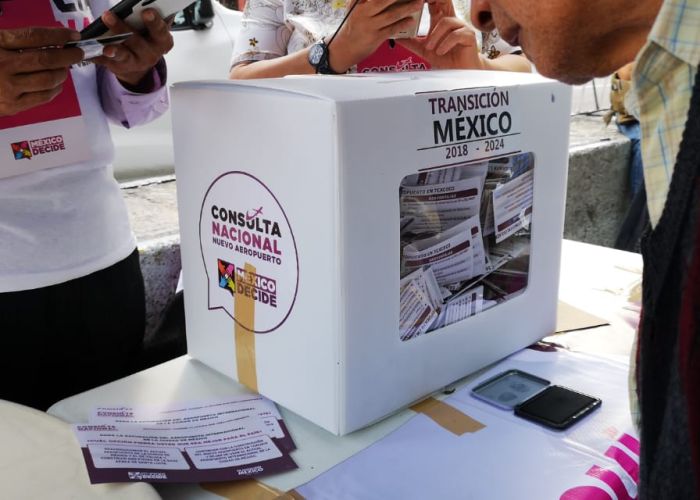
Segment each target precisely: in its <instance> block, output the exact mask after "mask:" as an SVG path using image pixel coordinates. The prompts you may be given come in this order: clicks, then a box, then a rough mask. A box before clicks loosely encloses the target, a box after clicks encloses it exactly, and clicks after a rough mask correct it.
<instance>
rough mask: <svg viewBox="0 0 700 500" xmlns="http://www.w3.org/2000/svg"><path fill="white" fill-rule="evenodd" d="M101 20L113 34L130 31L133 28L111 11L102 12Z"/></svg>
mask: <svg viewBox="0 0 700 500" xmlns="http://www.w3.org/2000/svg"><path fill="white" fill-rule="evenodd" d="M102 22H103V23H105V26H107V27H108V28H109V31H111V32H112V33H113V34H115V35H118V34H120V33H131V32H133V30H132V29H131V27H130V26H129V25H128V24H126V23H125V22H124V21H122V20H121V19H119V17H117V16H116V15H115V14H114V13H113V12H110V11H107V12H105V13H104V14H102Z"/></svg>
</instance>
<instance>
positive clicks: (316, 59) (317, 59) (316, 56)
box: [309, 43, 324, 66]
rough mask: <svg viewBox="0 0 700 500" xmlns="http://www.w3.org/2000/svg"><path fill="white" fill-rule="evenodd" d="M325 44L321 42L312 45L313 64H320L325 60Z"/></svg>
mask: <svg viewBox="0 0 700 500" xmlns="http://www.w3.org/2000/svg"><path fill="white" fill-rule="evenodd" d="M323 53H324V50H323V46H322V45H321V44H319V43H315V44H314V45H312V46H311V49H310V50H309V62H310V63H311V65H312V66H318V65H319V64H320V63H321V61H322V60H323Z"/></svg>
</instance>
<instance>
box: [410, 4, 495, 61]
mask: <svg viewBox="0 0 700 500" xmlns="http://www.w3.org/2000/svg"><path fill="white" fill-rule="evenodd" d="M428 8H429V10H430V30H429V32H428V36H426V37H416V38H408V39H404V40H397V42H398V43H400V44H401V45H403V46H404V47H406V48H407V49H408V50H410V51H411V52H413V53H415V54H417V55H418V56H420V57H422V58H423V59H425V60H426V61H428V62H429V63H430V66H431V67H432V68H433V69H484V64H483V59H482V58H481V55H480V54H479V46H478V44H477V40H476V36H477V34H476V31H474V30H473V29H472V28H470V27H469V26H468V25H467V23H465V22H464V21H462V20H461V19H459V18H458V17H457V16H456V14H455V10H454V6H453V5H452V1H451V0H431V1H429V2H428Z"/></svg>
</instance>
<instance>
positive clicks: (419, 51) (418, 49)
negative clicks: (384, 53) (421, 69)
mask: <svg viewBox="0 0 700 500" xmlns="http://www.w3.org/2000/svg"><path fill="white" fill-rule="evenodd" d="M396 43H398V44H399V45H401V46H402V47H404V48H406V49H408V50H410V51H411V52H413V53H414V54H416V55H417V56H419V57H422V58H423V59H427V58H426V53H427V50H425V39H422V38H400V39H398V40H396Z"/></svg>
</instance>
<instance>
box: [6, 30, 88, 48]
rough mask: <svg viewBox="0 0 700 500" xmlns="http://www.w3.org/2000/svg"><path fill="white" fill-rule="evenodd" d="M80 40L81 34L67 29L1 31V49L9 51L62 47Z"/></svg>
mask: <svg viewBox="0 0 700 500" xmlns="http://www.w3.org/2000/svg"><path fill="white" fill-rule="evenodd" d="M76 40H80V33H78V32H77V31H75V30H69V29H66V28H20V29H7V30H0V48H3V49H8V50H19V49H36V48H40V47H54V46H57V47H61V46H63V45H65V44H66V43H67V42H69V41H76Z"/></svg>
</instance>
